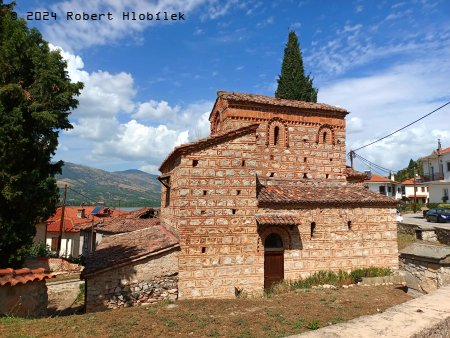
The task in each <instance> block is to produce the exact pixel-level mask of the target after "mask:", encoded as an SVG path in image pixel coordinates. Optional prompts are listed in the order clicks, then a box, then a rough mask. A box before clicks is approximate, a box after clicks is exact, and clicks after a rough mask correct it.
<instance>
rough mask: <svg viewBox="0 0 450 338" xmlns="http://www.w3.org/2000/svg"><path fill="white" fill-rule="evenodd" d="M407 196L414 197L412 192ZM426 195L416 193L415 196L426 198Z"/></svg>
mask: <svg viewBox="0 0 450 338" xmlns="http://www.w3.org/2000/svg"><path fill="white" fill-rule="evenodd" d="M407 197H408V198H414V194H412V195H408V196H407ZM426 197H428V196H427V195H426V194H416V198H426Z"/></svg>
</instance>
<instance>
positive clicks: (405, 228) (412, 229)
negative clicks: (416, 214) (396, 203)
mask: <svg viewBox="0 0 450 338" xmlns="http://www.w3.org/2000/svg"><path fill="white" fill-rule="evenodd" d="M417 229H419V226H418V225H415V224H408V223H401V222H398V223H397V231H398V232H400V233H401V234H408V235H415V234H416V230H417Z"/></svg>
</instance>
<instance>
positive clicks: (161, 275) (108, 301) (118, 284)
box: [86, 250, 179, 312]
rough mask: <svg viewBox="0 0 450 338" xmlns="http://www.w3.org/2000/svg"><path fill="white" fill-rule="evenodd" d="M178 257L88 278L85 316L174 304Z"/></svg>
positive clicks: (149, 260) (175, 252)
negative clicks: (91, 313)
mask: <svg viewBox="0 0 450 338" xmlns="http://www.w3.org/2000/svg"><path fill="white" fill-rule="evenodd" d="M178 254H179V250H172V251H170V252H169V253H164V254H161V255H157V256H152V257H148V258H145V259H143V260H141V261H137V262H134V263H130V264H128V265H125V266H122V267H118V268H114V269H111V270H108V271H104V272H100V273H98V274H95V275H92V276H88V277H87V281H86V288H87V291H86V293H87V294H86V296H87V297H86V312H95V311H103V310H106V309H114V308H120V307H129V306H136V305H147V304H152V303H156V302H159V301H163V300H176V299H177V298H178Z"/></svg>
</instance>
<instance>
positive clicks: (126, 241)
mask: <svg viewBox="0 0 450 338" xmlns="http://www.w3.org/2000/svg"><path fill="white" fill-rule="evenodd" d="M178 246H179V241H178V239H177V238H176V237H175V235H174V234H172V233H171V232H170V231H169V230H167V229H166V228H165V227H164V226H162V225H160V224H158V225H155V226H152V227H149V228H146V229H141V230H136V231H132V232H127V233H123V234H118V235H113V236H108V237H106V238H105V239H104V240H103V241H102V242H101V243H100V244H99V246H98V247H97V249H96V250H95V251H94V252H93V253H92V254H91V255H90V256H89V258H88V260H87V264H86V267H85V269H84V270H83V273H82V275H81V278H86V277H87V276H89V275H93V274H96V273H99V272H102V271H106V270H109V269H112V268H114V267H117V266H121V265H124V264H127V263H130V262H133V261H136V260H138V259H144V258H147V257H150V256H152V255H157V254H160V253H162V252H166V251H169V250H172V249H174V248H177V247H178Z"/></svg>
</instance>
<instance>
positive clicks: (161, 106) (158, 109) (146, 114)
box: [133, 100, 180, 120]
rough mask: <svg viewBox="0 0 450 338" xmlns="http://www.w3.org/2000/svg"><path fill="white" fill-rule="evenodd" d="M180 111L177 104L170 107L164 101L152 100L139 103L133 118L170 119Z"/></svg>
mask: <svg viewBox="0 0 450 338" xmlns="http://www.w3.org/2000/svg"><path fill="white" fill-rule="evenodd" d="M179 111H180V107H179V106H175V107H171V106H169V103H168V102H166V101H160V102H157V101H154V100H150V101H148V102H144V103H141V104H140V105H139V108H138V110H137V112H136V113H134V114H133V117H134V118H135V119H143V120H145V119H162V118H164V119H171V118H173V117H174V116H175V115H176V114H177V113H178V112H179Z"/></svg>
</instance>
